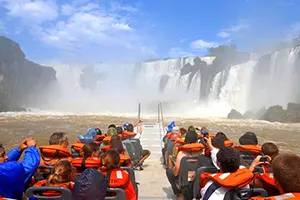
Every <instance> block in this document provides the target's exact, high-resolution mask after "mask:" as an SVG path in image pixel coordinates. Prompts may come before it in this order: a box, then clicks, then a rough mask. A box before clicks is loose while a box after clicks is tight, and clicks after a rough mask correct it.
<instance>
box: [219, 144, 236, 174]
mask: <svg viewBox="0 0 300 200" xmlns="http://www.w3.org/2000/svg"><path fill="white" fill-rule="evenodd" d="M217 163H218V166H219V167H220V169H221V171H222V172H223V173H227V172H236V171H237V170H238V169H239V167H240V164H241V159H240V153H239V151H237V150H235V149H233V148H231V147H226V148H222V149H220V150H219V152H218V153H217Z"/></svg>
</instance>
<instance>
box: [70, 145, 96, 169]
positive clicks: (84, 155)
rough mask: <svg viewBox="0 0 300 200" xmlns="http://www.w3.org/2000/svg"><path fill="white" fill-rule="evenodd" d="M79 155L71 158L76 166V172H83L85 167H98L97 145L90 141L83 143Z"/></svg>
mask: <svg viewBox="0 0 300 200" xmlns="http://www.w3.org/2000/svg"><path fill="white" fill-rule="evenodd" d="M80 156H81V157H78V158H73V159H72V165H73V167H75V168H76V170H77V173H81V172H83V171H84V170H85V169H86V168H99V167H100V158H99V147H98V145H97V144H95V143H93V142H91V143H89V144H85V145H84V146H83V147H82V148H81V150H80Z"/></svg>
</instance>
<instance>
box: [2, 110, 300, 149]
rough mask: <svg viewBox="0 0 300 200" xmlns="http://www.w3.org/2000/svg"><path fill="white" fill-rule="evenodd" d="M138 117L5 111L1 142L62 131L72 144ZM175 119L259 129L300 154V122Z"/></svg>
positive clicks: (234, 131)
mask: <svg viewBox="0 0 300 200" xmlns="http://www.w3.org/2000/svg"><path fill="white" fill-rule="evenodd" d="M135 120H136V118H135V117H125V116H103V115H45V114H24V113H5V114H1V115H0V136H1V137H0V143H2V144H3V145H4V146H5V147H6V148H7V149H11V148H12V147H16V146H17V145H18V143H19V142H20V141H21V140H22V139H23V138H26V137H34V138H36V139H37V141H38V145H45V144H47V143H48V139H49V136H50V135H51V134H52V133H53V132H57V131H62V132H67V133H68V135H69V142H70V144H72V143H75V142H76V140H77V135H79V134H82V133H85V132H86V131H87V129H88V128H92V127H94V128H95V127H99V128H101V130H102V131H103V132H104V131H106V128H107V126H108V125H109V124H112V123H114V124H117V125H122V124H123V123H124V122H127V121H129V122H134V121H135ZM143 120H144V122H145V123H155V122H156V121H157V119H156V118H155V117H144V118H143ZM172 120H175V121H176V124H177V125H178V126H180V127H188V126H189V125H196V126H205V127H208V128H209V129H210V131H211V132H212V133H216V132H218V131H222V132H224V133H226V135H227V136H228V137H229V138H230V139H232V140H233V141H235V142H236V141H238V138H239V137H240V135H241V134H243V133H245V132H246V131H252V132H255V133H256V134H257V136H258V139H259V143H260V144H262V143H264V142H267V141H273V142H275V143H276V144H277V145H278V146H279V147H280V149H281V150H283V151H286V150H292V151H294V152H296V153H299V154H300V146H299V143H300V137H299V136H300V124H282V123H270V122H265V121H252V120H228V119H220V118H203V119H202V118H199V119H195V118H194V119H191V118H178V117H175V118H171V117H166V118H165V120H164V121H165V126H166V125H167V124H168V123H169V122H170V121H172Z"/></svg>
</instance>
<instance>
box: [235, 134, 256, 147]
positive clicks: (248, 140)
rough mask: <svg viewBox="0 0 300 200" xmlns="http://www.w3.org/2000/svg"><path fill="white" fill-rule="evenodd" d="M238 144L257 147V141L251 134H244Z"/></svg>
mask: <svg viewBox="0 0 300 200" xmlns="http://www.w3.org/2000/svg"><path fill="white" fill-rule="evenodd" d="M239 143H240V144H241V145H257V144H258V140H257V137H256V135H255V133H253V132H246V133H245V134H244V135H242V136H241V137H240V139H239Z"/></svg>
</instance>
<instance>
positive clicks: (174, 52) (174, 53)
mask: <svg viewBox="0 0 300 200" xmlns="http://www.w3.org/2000/svg"><path fill="white" fill-rule="evenodd" d="M169 56H170V57H172V58H180V57H185V56H194V54H193V53H192V52H187V51H185V50H183V49H181V48H179V47H173V48H171V49H170V51H169Z"/></svg>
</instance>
